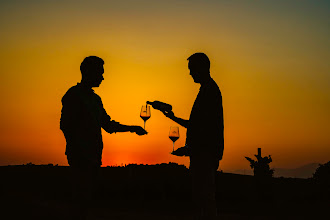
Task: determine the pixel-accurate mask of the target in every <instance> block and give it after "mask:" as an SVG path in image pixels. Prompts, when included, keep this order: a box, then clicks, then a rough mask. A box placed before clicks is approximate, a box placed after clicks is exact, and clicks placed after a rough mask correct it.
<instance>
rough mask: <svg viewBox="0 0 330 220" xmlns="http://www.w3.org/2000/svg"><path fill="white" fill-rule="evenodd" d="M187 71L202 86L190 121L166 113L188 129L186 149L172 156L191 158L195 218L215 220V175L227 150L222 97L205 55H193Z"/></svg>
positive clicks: (189, 59)
mask: <svg viewBox="0 0 330 220" xmlns="http://www.w3.org/2000/svg"><path fill="white" fill-rule="evenodd" d="M188 68H189V70H190V75H191V76H192V78H193V80H194V82H195V83H199V84H201V87H200V90H199V93H198V95H197V98H196V100H195V103H194V105H193V108H192V110H191V113H190V118H189V120H184V119H182V118H178V117H176V116H175V115H174V113H173V112H172V111H170V112H163V113H164V115H165V116H166V117H168V118H170V119H172V120H173V121H175V122H177V123H178V124H180V125H181V126H183V127H185V128H187V138H186V146H185V147H183V148H179V149H178V150H176V151H175V152H173V154H174V155H178V156H183V155H189V157H190V170H191V175H192V187H193V189H192V196H193V200H194V202H195V205H196V208H195V210H196V212H197V213H196V216H198V218H199V219H213V218H215V216H216V212H217V211H216V202H215V174H216V170H217V169H218V166H219V161H220V160H221V159H222V154H223V149H224V135H223V130H224V125H223V108H222V96H221V92H220V89H219V87H218V85H217V84H216V82H215V81H214V80H213V79H212V78H211V76H210V60H209V59H208V57H207V56H206V55H205V54H204V53H195V54H193V55H191V56H190V57H189V58H188Z"/></svg>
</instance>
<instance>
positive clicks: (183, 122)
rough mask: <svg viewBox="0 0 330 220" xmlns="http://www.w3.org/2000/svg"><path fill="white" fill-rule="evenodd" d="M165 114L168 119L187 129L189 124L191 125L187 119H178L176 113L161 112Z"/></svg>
mask: <svg viewBox="0 0 330 220" xmlns="http://www.w3.org/2000/svg"><path fill="white" fill-rule="evenodd" d="M161 112H163V114H164V115H165V116H166V117H168V118H169V119H171V120H172V121H175V122H176V123H178V124H179V125H181V126H182V127H185V128H187V127H188V123H189V120H185V119H182V118H178V117H176V116H175V115H174V113H173V112H172V111H168V112H166V111H161Z"/></svg>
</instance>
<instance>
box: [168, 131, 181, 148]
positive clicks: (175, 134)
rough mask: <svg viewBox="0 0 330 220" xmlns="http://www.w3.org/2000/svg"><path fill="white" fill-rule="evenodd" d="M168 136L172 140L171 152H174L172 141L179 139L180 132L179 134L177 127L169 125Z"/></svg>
mask: <svg viewBox="0 0 330 220" xmlns="http://www.w3.org/2000/svg"><path fill="white" fill-rule="evenodd" d="M168 137H169V138H170V139H171V141H173V150H172V153H173V152H174V143H175V142H176V141H177V140H178V139H179V137H180V134H179V127H175V126H171V127H170V133H169V135H168Z"/></svg>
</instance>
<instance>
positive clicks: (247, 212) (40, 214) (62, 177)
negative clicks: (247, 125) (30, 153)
mask: <svg viewBox="0 0 330 220" xmlns="http://www.w3.org/2000/svg"><path fill="white" fill-rule="evenodd" d="M100 170H101V175H100V176H101V181H100V182H101V186H100V187H99V193H97V195H98V196H97V197H95V198H93V203H92V204H93V205H92V208H91V210H90V213H89V218H88V219H123V220H126V219H191V217H192V216H191V213H190V209H191V206H192V202H191V188H190V187H191V181H190V176H189V171H188V169H187V168H185V167H184V166H183V165H181V166H180V165H177V164H174V163H170V164H159V165H134V164H131V165H127V166H126V167H101V169H100ZM0 172H1V195H2V196H1V200H2V203H3V204H2V208H3V212H1V215H2V216H6V215H9V216H10V218H3V219H70V218H69V217H70V212H69V206H70V204H71V188H70V184H68V183H69V181H70V178H69V175H70V170H69V167H66V166H52V165H43V166H41V165H39V166H36V165H32V164H30V165H24V166H23V165H21V166H4V167H0ZM216 180H217V186H218V187H217V192H216V201H217V208H218V210H219V214H220V216H218V218H219V219H327V218H326V217H327V215H328V216H330V215H329V212H328V207H329V203H330V199H329V195H325V194H324V191H322V190H321V189H320V188H319V186H318V184H317V183H316V182H315V181H313V180H312V179H296V178H274V179H273V197H272V199H270V200H260V198H259V197H258V196H257V193H256V187H255V185H256V183H255V179H254V177H253V176H245V175H238V174H230V173H221V172H217V175H216Z"/></svg>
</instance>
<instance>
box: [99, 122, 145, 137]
mask: <svg viewBox="0 0 330 220" xmlns="http://www.w3.org/2000/svg"><path fill="white" fill-rule="evenodd" d="M102 128H103V129H104V130H105V131H106V132H108V133H113V132H128V131H129V132H134V133H136V134H137V135H145V134H147V133H148V132H147V131H146V130H144V129H143V128H142V127H141V126H135V125H123V124H120V123H119V122H116V121H110V120H109V121H108V122H106V123H104V124H103V125H102Z"/></svg>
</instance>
